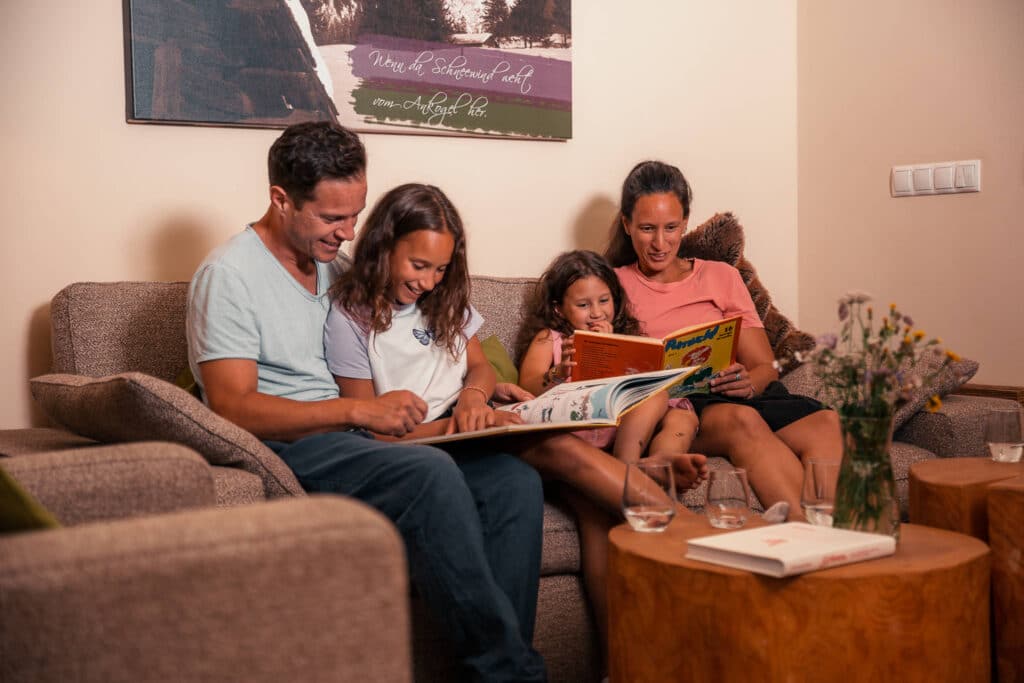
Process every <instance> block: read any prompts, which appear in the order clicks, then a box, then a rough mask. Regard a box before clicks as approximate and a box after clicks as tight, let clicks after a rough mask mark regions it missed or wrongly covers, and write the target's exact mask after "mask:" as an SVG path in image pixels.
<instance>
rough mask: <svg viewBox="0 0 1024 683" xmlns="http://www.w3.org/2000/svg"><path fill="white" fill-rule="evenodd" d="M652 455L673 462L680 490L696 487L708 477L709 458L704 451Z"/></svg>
mask: <svg viewBox="0 0 1024 683" xmlns="http://www.w3.org/2000/svg"><path fill="white" fill-rule="evenodd" d="M650 457H651V458H653V459H656V460H667V461H669V462H671V463H672V469H673V470H674V471H675V473H676V488H677V489H678V490H679V491H688V490H690V489H692V488H696V487H697V486H699V485H700V483H701V482H702V481H704V480H705V479H707V478H708V458H707V456H706V455H703V454H702V453H656V454H653V455H651V456H650Z"/></svg>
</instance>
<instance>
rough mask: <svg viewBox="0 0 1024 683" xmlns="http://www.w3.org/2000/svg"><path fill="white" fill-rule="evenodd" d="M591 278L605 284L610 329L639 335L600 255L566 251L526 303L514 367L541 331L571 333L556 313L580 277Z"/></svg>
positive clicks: (622, 292)
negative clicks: (609, 300)
mask: <svg viewBox="0 0 1024 683" xmlns="http://www.w3.org/2000/svg"><path fill="white" fill-rule="evenodd" d="M590 275H593V276H595V277H597V278H600V280H601V281H602V282H604V283H605V284H606V285H608V289H609V290H610V291H611V293H612V302H613V303H614V306H615V318H614V319H613V320H612V330H613V331H615V332H617V333H619V334H640V333H641V330H640V323H639V321H637V319H636V318H634V317H633V314H632V311H631V310H630V308H631V307H630V303H629V298H628V297H627V296H626V291H625V290H624V289H623V288H622V284H621V283H620V282H619V278H618V276H616V275H615V271H614V270H612V268H611V266H609V265H608V262H607V261H605V260H604V259H603V258H602V257H601V255H600V254H597V253H596V252H593V251H585V250H582V249H578V250H576V251H567V252H565V253H564V254H562V255H560V256H558V257H556V258H555V260H554V261H552V262H551V265H549V266H548V267H547V270H545V271H544V274H543V275H541V276H540V280H539V281H538V282H537V285H536V287H535V288H534V290H533V293H532V294H531V296H530V299H529V303H528V304H527V310H526V315H525V316H524V319H523V324H522V325H521V326H520V328H519V334H518V336H517V337H516V364H517V365H518V364H519V363H521V362H522V360H523V356H524V355H526V350H527V349H528V348H529V347H530V342H532V341H533V338H534V337H535V336H536V335H537V333H538V332H540V331H541V330H545V329H549V330H557V331H558V332H561V333H562V334H564V335H570V334H572V333H573V332H574V330H573V328H572V325H571V324H569V321H568V320H566V318H565V317H564V316H562V315H560V314H559V313H558V311H557V310H555V307H556V306H559V305H560V304H561V303H562V300H563V299H564V298H565V292H566V291H567V290H568V289H569V287H571V286H572V284H573V283H574V282H576V281H577V280H579V279H580V278H584V277H588V276H590Z"/></svg>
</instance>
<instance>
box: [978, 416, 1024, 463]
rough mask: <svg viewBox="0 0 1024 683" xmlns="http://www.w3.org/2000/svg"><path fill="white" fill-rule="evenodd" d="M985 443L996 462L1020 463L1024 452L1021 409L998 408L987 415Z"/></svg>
mask: <svg viewBox="0 0 1024 683" xmlns="http://www.w3.org/2000/svg"><path fill="white" fill-rule="evenodd" d="M985 443H987V444H988V450H989V453H991V455H992V459H993V460H995V461H996V462H1020V456H1021V451H1022V450H1024V439H1022V438H1021V409H1020V407H1016V408H998V409H995V410H991V411H989V412H988V414H986V415H985Z"/></svg>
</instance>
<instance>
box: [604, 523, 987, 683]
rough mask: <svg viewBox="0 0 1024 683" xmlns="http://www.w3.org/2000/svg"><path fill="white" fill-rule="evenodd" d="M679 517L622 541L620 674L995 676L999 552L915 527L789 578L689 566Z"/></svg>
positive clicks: (615, 652) (618, 555) (615, 586)
mask: <svg viewBox="0 0 1024 683" xmlns="http://www.w3.org/2000/svg"><path fill="white" fill-rule="evenodd" d="M714 533H720V532H719V531H718V530H716V529H712V528H711V527H710V526H709V525H708V523H707V521H706V520H704V519H703V518H699V517H694V518H692V519H682V518H677V519H676V520H675V521H673V522H672V524H671V526H669V528H668V530H667V531H666V532H664V533H662V534H644V533H639V532H635V531H632V530H631V529H630V528H629V527H628V526H625V525H622V526H619V527H616V528H615V529H613V530H612V532H611V534H610V541H611V548H610V555H609V577H608V607H609V622H610V624H609V669H610V671H609V673H610V680H612V681H613V682H616V683H643V682H645V681H651V682H652V683H653V682H657V683H664V681H716V682H722V683H729V682H730V681H742V682H743V683H747V682H748V681H754V680H756V681H823V682H827V681H838V682H842V683H848V682H849V681H851V680H901V681H922V682H923V681H927V682H928V683H935V681H957V682H962V681H988V680H989V677H990V674H991V665H990V654H989V652H990V649H989V646H990V641H989V600H988V595H989V577H990V560H989V550H988V547H987V546H986V545H985V544H984V543H982V542H981V541H979V540H977V539H974V538H970V537H967V536H963V535H961V534H955V533H951V532H948V531H941V530H938V529H930V528H927V527H921V526H915V525H909V524H907V525H903V526H902V527H901V537H900V541H899V544H898V546H897V550H896V554H895V555H893V556H891V557H887V558H881V559H878V560H871V561H867V562H860V563H856V564H850V565H845V566H842V567H834V568H832V569H827V570H823V571H818V572H811V573H808V574H803V575H800V576H795V577H789V578H785V579H774V578H771V577H767V576H759V575H756V574H752V573H750V572H747V571H742V570H737V569H730V568H728V567H722V566H718V565H713V564H707V563H703V562H696V561H692V560H687V559H685V558H684V554H685V552H686V540H687V539H688V538H694V537H697V536H707V535H710V534H714Z"/></svg>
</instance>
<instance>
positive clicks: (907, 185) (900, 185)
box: [890, 166, 914, 197]
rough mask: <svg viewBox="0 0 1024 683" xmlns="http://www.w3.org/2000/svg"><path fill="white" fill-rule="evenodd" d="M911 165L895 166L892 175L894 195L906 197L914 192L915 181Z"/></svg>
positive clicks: (892, 191)
mask: <svg viewBox="0 0 1024 683" xmlns="http://www.w3.org/2000/svg"><path fill="white" fill-rule="evenodd" d="M913 172H914V169H913V167H911V166H893V167H892V174H891V176H890V182H891V185H890V192H891V193H892V196H893V197H905V196H910V195H912V194H914V183H913V178H912V177H911V174H912V173H913Z"/></svg>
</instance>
